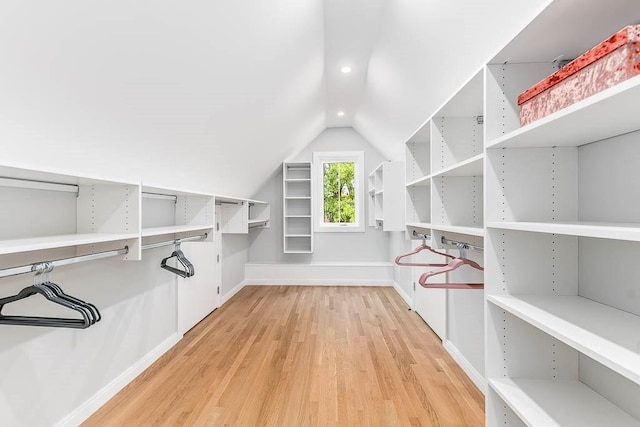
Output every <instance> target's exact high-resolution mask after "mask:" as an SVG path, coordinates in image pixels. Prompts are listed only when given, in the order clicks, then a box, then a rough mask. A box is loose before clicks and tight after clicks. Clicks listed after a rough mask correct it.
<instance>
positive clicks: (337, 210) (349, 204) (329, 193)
mask: <svg viewBox="0 0 640 427" xmlns="http://www.w3.org/2000/svg"><path fill="white" fill-rule="evenodd" d="M322 166H323V191H324V222H325V223H348V224H352V223H355V222H356V204H355V196H356V194H355V193H356V191H355V163H354V162H339V163H323V165H322Z"/></svg>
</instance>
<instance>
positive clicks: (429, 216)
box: [405, 70, 486, 390]
mask: <svg viewBox="0 0 640 427" xmlns="http://www.w3.org/2000/svg"><path fill="white" fill-rule="evenodd" d="M483 100H484V97H483V70H479V71H477V72H476V73H474V74H473V75H472V76H471V78H470V79H469V80H468V81H467V82H465V83H464V84H463V85H462V87H461V88H460V89H459V90H457V91H456V92H455V93H454V94H453V95H452V96H451V97H450V98H449V99H448V100H447V101H446V102H445V103H444V104H443V105H442V106H441V107H440V108H439V109H438V110H437V111H436V112H435V113H434V114H433V116H432V117H430V118H429V119H428V120H427V121H426V122H425V123H424V124H423V125H422V126H421V127H420V128H419V129H418V130H417V131H416V132H415V134H414V135H412V136H411V137H410V138H409V140H408V141H407V142H406V144H405V164H406V176H405V189H406V190H405V195H406V197H405V200H406V202H405V230H406V232H407V234H406V235H407V238H408V239H413V240H420V237H418V236H424V235H426V236H429V237H430V240H428V241H427V243H428V244H429V245H430V246H432V247H435V248H439V249H443V250H447V251H449V252H450V253H452V254H454V255H458V254H459V253H458V250H457V249H453V248H452V246H450V245H444V244H442V239H443V238H444V239H447V240H454V241H458V242H464V243H469V244H472V245H475V246H480V247H482V246H483V244H484V242H483V240H484V239H483V238H484V235H485V224H484V191H483V187H484V183H483V177H484V163H485V155H484V149H483V148H484V139H483V134H484V126H483V116H484V101H483ZM416 233H417V234H416ZM466 256H467V257H468V258H471V259H473V260H474V261H476V262H478V263H479V264H482V263H483V255H482V253H479V252H470V251H469V252H467V254H466ZM430 257H431V258H430V259H429V260H428V261H430V262H435V263H443V262H445V260H444V258H442V257H436V258H434V257H433V256H430ZM411 268H412V272H411V276H412V278H413V289H414V295H413V296H414V298H413V301H414V303H413V308H414V310H415V312H416V313H418V314H419V315H420V316H421V317H422V319H423V320H424V321H425V322H426V323H427V324H429V326H430V327H431V328H432V329H433V330H434V332H436V334H438V336H439V337H440V338H442V340H443V342H444V343H445V347H446V348H447V349H449V350H450V351H451V352H452V354H454V355H455V357H457V358H458V360H459V361H460V362H461V366H462V367H463V368H464V369H465V371H466V372H467V373H468V374H469V376H470V377H471V379H472V380H473V381H474V382H475V383H476V384H477V385H478V386H479V387H480V388H481V389H483V390H484V389H485V387H486V386H485V382H484V358H483V353H484V333H483V326H482V325H483V319H484V299H483V293H482V291H478V290H445V289H425V288H423V287H421V286H420V285H419V284H418V278H419V276H420V275H421V274H422V273H424V272H425V271H427V270H428V268H424V267H411ZM444 277H445V279H444V280H446V281H449V282H471V283H478V282H482V281H483V275H482V272H480V271H477V270H474V269H471V268H461V269H459V270H456V271H454V272H451V273H449V274H447V275H446V276H444ZM463 313H464V314H463ZM453 343H455V345H454V344H453ZM455 346H457V347H456V348H455V349H454V347H455ZM460 355H462V356H460ZM460 357H462V358H464V359H465V361H461V360H460Z"/></svg>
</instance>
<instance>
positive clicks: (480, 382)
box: [442, 340, 487, 395]
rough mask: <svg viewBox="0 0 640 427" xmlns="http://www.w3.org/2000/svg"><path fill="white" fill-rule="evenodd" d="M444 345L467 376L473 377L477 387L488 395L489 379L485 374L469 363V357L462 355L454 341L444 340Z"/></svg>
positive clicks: (472, 379)
mask: <svg viewBox="0 0 640 427" xmlns="http://www.w3.org/2000/svg"><path fill="white" fill-rule="evenodd" d="M442 345H443V347H444V348H445V350H447V352H448V353H449V354H450V355H451V357H452V358H453V360H455V361H456V363H457V364H458V365H460V367H461V368H462V370H463V371H464V372H465V374H467V376H469V378H470V379H471V381H473V383H474V384H475V385H476V387H478V388H479V389H480V391H481V392H482V393H483V394H484V395H486V394H487V380H486V379H485V378H484V376H483V375H481V374H480V372H478V371H477V370H476V368H474V367H473V365H471V363H469V361H468V360H467V358H466V357H464V356H463V355H462V353H460V351H458V349H457V348H456V346H455V345H453V343H452V342H451V341H449V340H444V341H443V343H442Z"/></svg>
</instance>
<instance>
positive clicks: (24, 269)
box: [0, 246, 129, 278]
mask: <svg viewBox="0 0 640 427" xmlns="http://www.w3.org/2000/svg"><path fill="white" fill-rule="evenodd" d="M128 253H129V247H128V246H125V247H124V248H122V249H117V250H113V251H106V252H98V253H95V254H89V255H81V256H77V257H72V258H64V259H59V260H56V261H44V262H38V263H35V264H31V265H23V266H21V267H13V268H5V269H3V270H0V278H2V277H9V276H17V275H19V274H28V273H35V272H37V271H40V270H41V269H42V268H44V266H45V265H46V264H51V265H52V266H53V267H59V266H62V265H70V264H76V263H78V262H84V261H93V260H96V259H102V258H111V257H114V256H118V255H126V254H128Z"/></svg>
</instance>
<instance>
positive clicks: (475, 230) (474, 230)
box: [431, 224, 484, 237]
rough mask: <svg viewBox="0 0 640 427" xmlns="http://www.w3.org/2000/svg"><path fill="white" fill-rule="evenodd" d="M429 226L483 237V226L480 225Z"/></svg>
mask: <svg viewBox="0 0 640 427" xmlns="http://www.w3.org/2000/svg"><path fill="white" fill-rule="evenodd" d="M431 228H433V229H434V230H439V231H448V232H450V233H458V234H467V235H469V236H480V237H484V228H482V227H462V226H458V225H441V224H431Z"/></svg>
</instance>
